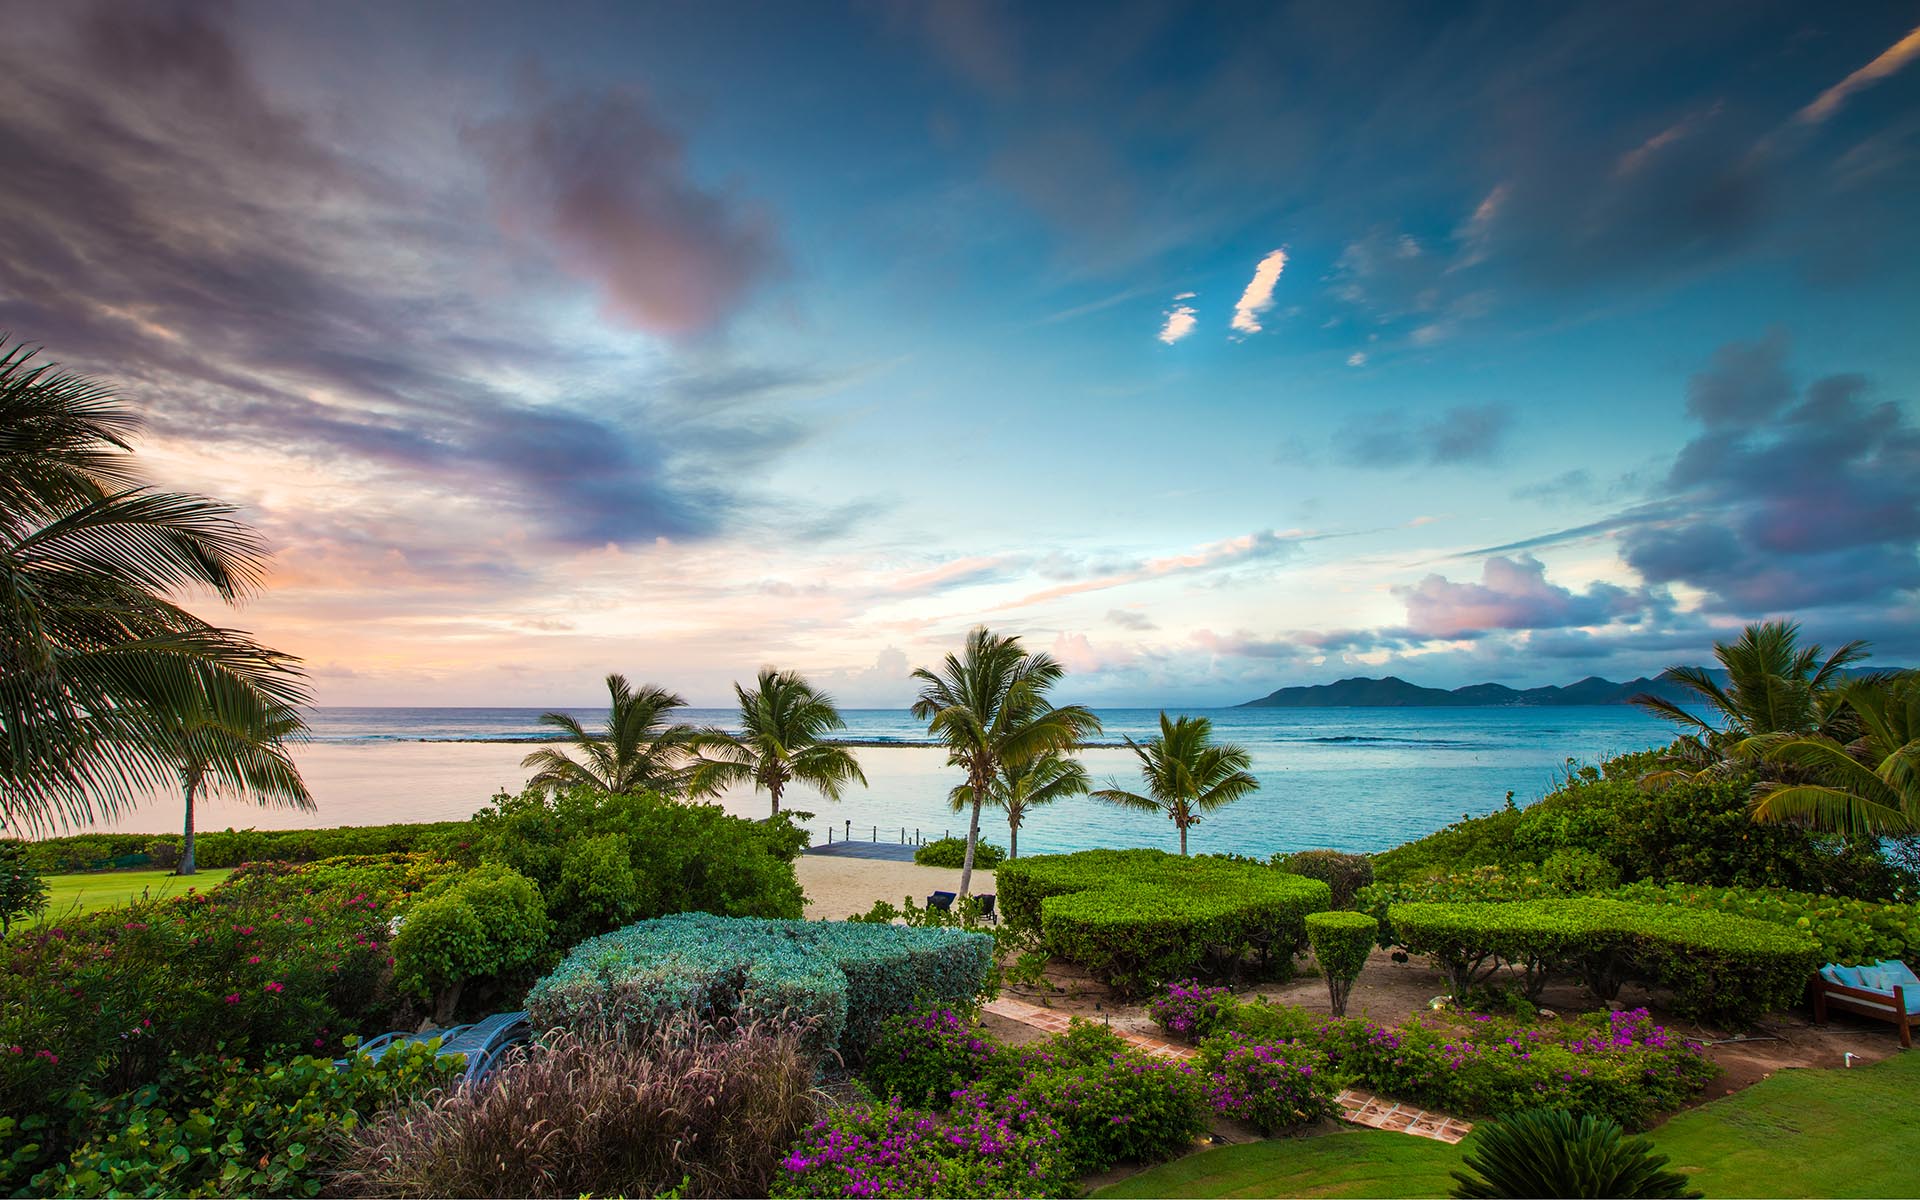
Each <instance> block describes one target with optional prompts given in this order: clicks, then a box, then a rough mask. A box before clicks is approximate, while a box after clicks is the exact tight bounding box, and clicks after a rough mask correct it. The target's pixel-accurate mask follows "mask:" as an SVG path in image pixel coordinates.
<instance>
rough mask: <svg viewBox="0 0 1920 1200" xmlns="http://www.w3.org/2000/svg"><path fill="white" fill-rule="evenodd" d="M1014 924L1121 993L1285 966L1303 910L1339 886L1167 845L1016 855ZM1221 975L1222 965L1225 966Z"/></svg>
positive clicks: (1301, 940)
mask: <svg viewBox="0 0 1920 1200" xmlns="http://www.w3.org/2000/svg"><path fill="white" fill-rule="evenodd" d="M995 879H996V886H997V887H998V889H999V896H1000V907H1001V910H1002V911H1003V912H1004V913H1005V914H1006V917H1007V921H1008V923H1009V924H1011V925H1013V926H1014V927H1015V928H1021V929H1031V930H1037V931H1038V932H1039V933H1040V937H1041V941H1042V943H1043V944H1044V945H1045V947H1046V949H1047V951H1048V952H1049V953H1050V954H1053V955H1054V956H1055V957H1058V958H1061V959H1064V960H1066V961H1067V962H1071V963H1075V964H1077V965H1079V966H1081V967H1084V968H1086V970H1087V971H1088V973H1090V974H1091V975H1093V977H1094V978H1095V979H1098V980H1100V981H1101V982H1103V983H1106V984H1108V985H1110V986H1112V987H1113V988H1114V989H1115V990H1116V991H1119V992H1121V993H1123V994H1138V993H1140V992H1142V991H1145V990H1147V989H1149V988H1152V987H1156V986H1158V985H1160V984H1164V983H1167V982H1169V981H1171V980H1174V979H1183V978H1186V977H1189V976H1196V975H1201V974H1206V973H1209V972H1208V970H1207V968H1208V967H1209V966H1216V967H1217V966H1219V965H1222V964H1225V965H1229V966H1231V967H1233V968H1235V969H1237V968H1238V966H1239V965H1240V963H1241V961H1242V960H1243V959H1246V958H1247V957H1248V956H1250V955H1251V956H1253V957H1254V958H1255V959H1256V965H1257V966H1258V967H1259V968H1260V969H1264V970H1268V971H1272V970H1276V969H1277V970H1284V969H1285V968H1286V966H1287V964H1289V963H1290V962H1291V960H1292V958H1293V955H1294V954H1295V952H1296V951H1297V950H1298V949H1299V948H1300V947H1301V946H1302V945H1304V944H1305V938H1306V926H1305V924H1304V921H1305V918H1306V915H1307V914H1308V913H1310V912H1320V911H1324V910H1325V909H1326V908H1327V907H1328V906H1329V905H1330V904H1331V903H1332V899H1333V891H1332V889H1331V888H1330V887H1328V885H1326V884H1325V883H1322V882H1320V881H1319V880H1317V879H1303V878H1301V877H1300V876H1298V875H1289V874H1287V873H1285V872H1283V871H1279V870H1277V869H1275V868H1273V867H1268V866H1262V865H1261V864H1259V863H1254V862H1248V861H1245V860H1232V859H1226V858H1213V857H1200V858H1184V857H1181V856H1179V855H1174V854H1167V853H1165V852H1164V851H1160V850H1083V851H1081V852H1080V853H1078V854H1047V855H1039V856H1036V857H1033V858H1020V859H1014V860H1013V861H1011V862H1008V863H1006V864H1005V865H1003V866H1002V867H1001V868H1000V869H999V871H998V872H997V873H996V875H995ZM1216 973H1217V972H1216Z"/></svg>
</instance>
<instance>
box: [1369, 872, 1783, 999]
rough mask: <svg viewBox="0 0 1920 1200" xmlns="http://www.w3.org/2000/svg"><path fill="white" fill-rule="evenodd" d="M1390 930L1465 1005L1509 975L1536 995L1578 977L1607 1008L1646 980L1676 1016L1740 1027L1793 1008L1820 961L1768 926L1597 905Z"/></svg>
mask: <svg viewBox="0 0 1920 1200" xmlns="http://www.w3.org/2000/svg"><path fill="white" fill-rule="evenodd" d="M1388 919H1389V920H1390V921H1391V922H1392V924H1393V927H1394V928H1395V930H1397V931H1398V934H1399V937H1400V940H1401V943H1402V944H1403V945H1405V946H1406V948H1407V949H1408V950H1411V951H1414V952H1415V953H1421V954H1428V955H1431V956H1432V957H1433V959H1434V961H1435V963H1436V964H1437V965H1439V966H1440V967H1441V969H1442V970H1444V971H1446V973H1447V975H1448V978H1449V979H1450V980H1451V982H1452V984H1453V986H1454V989H1455V992H1456V994H1459V993H1460V992H1463V991H1465V990H1466V989H1467V988H1469V987H1471V986H1473V985H1474V984H1475V983H1477V982H1479V981H1481V980H1483V979H1485V978H1486V977H1487V976H1488V975H1490V974H1491V973H1492V972H1493V971H1494V970H1496V969H1498V968H1499V967H1501V966H1503V965H1504V966H1512V967H1518V968H1519V969H1520V970H1521V972H1522V978H1523V980H1524V981H1525V985H1526V987H1527V989H1528V990H1529V991H1530V992H1531V993H1533V994H1536V995H1537V994H1538V991H1539V988H1540V987H1541V986H1542V985H1543V984H1544V983H1545V981H1546V978H1547V976H1548V975H1549V974H1550V973H1553V972H1555V971H1561V970H1568V969H1571V970H1575V971H1578V972H1579V974H1580V975H1581V977H1582V978H1583V979H1584V980H1585V981H1586V983H1587V984H1588V986H1589V987H1591V988H1592V989H1593V990H1594V992H1595V993H1597V994H1598V995H1599V996H1600V997H1601V998H1602V999H1605V1000H1612V999H1614V998H1615V997H1616V996H1618V995H1619V992H1620V985H1621V984H1622V983H1623V982H1624V981H1626V980H1628V979H1638V980H1641V981H1643V982H1646V983H1658V984H1664V985H1666V986H1668V987H1670V988H1672V989H1673V1000H1674V1010H1675V1011H1676V1012H1679V1013H1682V1014H1683V1015H1687V1016H1694V1017H1701V1018H1706V1019H1710V1020H1717V1021H1723V1022H1728V1023H1733V1024H1745V1023H1749V1022H1751V1021H1752V1020H1754V1019H1755V1018H1756V1017H1759V1016H1760V1015H1761V1014H1763V1013H1767V1012H1771V1011H1774V1010H1777V1009H1781V1008H1787V1007H1790V1006H1791V1005H1793V1004H1794V1003H1795V1002H1796V1001H1797V1000H1798V998H1799V996H1800V993H1801V991H1802V990H1803V989H1804V988H1805V987H1806V982H1807V977H1808V975H1809V974H1811V973H1812V971H1813V970H1814V968H1815V967H1817V966H1818V965H1819V962H1820V957H1821V956H1820V950H1819V948H1818V947H1817V946H1816V945H1815V944H1814V942H1813V939H1812V938H1810V937H1807V936H1806V935H1805V934H1803V933H1800V932H1798V931H1795V930H1791V929H1786V928H1783V927H1781V926H1778V925H1771V924H1768V923H1766V922H1763V921H1755V920H1750V919H1748V918H1745V917H1738V916H1732V915H1729V914H1726V913H1717V912H1708V911H1703V910H1698V909H1688V908H1679V907H1674V906H1671V905H1658V904H1640V903H1634V902H1631V901H1625V900H1606V899H1596V898H1592V897H1575V898H1570V899H1562V900H1530V901H1519V902H1514V903H1506V904H1396V905H1394V906H1392V908H1390V909H1389V910H1388Z"/></svg>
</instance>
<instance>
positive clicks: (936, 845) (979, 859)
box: [913, 837, 1007, 871]
mask: <svg viewBox="0 0 1920 1200" xmlns="http://www.w3.org/2000/svg"><path fill="white" fill-rule="evenodd" d="M1006 860H1007V852H1006V851H1005V850H1002V849H1001V848H1000V847H998V846H996V845H994V844H993V843H991V842H975V843H974V844H973V865H974V869H975V870H980V871H991V870H993V869H994V868H995V867H998V866H999V865H1000V864H1001V863H1003V862H1005V861H1006ZM913 861H914V862H917V863H919V864H920V865H921V866H923V867H951V868H952V869H954V870H956V871H957V870H959V869H960V868H961V867H963V866H965V865H966V861H967V839H965V838H963V837H944V838H936V839H935V840H933V841H931V842H928V843H927V844H926V845H924V846H922V847H920V848H919V849H918V850H915V851H914V852H913Z"/></svg>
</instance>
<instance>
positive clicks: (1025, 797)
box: [948, 754, 1091, 858]
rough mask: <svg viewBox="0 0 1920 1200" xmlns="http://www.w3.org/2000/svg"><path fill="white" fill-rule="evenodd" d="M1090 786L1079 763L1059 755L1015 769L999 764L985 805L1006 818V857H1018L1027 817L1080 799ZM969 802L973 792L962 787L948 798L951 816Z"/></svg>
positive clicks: (1076, 760) (1047, 755) (1044, 757)
mask: <svg viewBox="0 0 1920 1200" xmlns="http://www.w3.org/2000/svg"><path fill="white" fill-rule="evenodd" d="M1090 786H1091V784H1090V783H1089V781H1088V779H1087V769H1086V768H1085V767H1083V766H1081V765H1080V760H1079V759H1077V758H1068V757H1066V756H1065V755H1063V754H1042V755H1041V756H1040V757H1038V758H1034V759H1030V760H1028V761H1027V762H1024V763H1021V764H1019V765H1018V766H1013V765H1009V764H1006V763H1002V764H1001V766H1000V771H999V773H998V774H997V775H995V776H994V779H993V790H992V791H990V792H989V793H988V794H987V803H988V804H989V805H991V806H993V807H994V808H998V809H1001V810H1003V811H1004V812H1005V813H1006V814H1007V857H1008V858H1019V857H1020V826H1021V825H1022V824H1023V823H1024V822H1025V821H1026V819H1027V814H1029V813H1031V812H1032V811H1033V810H1034V809H1036V808H1040V807H1042V806H1043V805H1048V804H1052V803H1053V802H1055V801H1056V800H1064V799H1066V798H1067V797H1068V796H1084V795H1086V794H1087V788H1088V787H1090ZM972 801H973V789H972V788H971V787H969V786H967V785H966V784H964V783H962V784H957V785H956V786H955V787H954V789H953V791H952V793H951V794H950V795H949V796H948V802H949V803H950V804H951V805H952V807H953V811H954V812H965V811H966V809H967V805H968V804H970V803H972Z"/></svg>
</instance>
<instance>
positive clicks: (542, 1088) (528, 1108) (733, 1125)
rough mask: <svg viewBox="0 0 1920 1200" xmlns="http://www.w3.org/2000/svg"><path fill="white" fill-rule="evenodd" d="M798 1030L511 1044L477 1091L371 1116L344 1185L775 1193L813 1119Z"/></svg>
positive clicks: (479, 1191)
mask: <svg viewBox="0 0 1920 1200" xmlns="http://www.w3.org/2000/svg"><path fill="white" fill-rule="evenodd" d="M802 1044H803V1040H802V1035H801V1033H800V1031H797V1030H794V1029H792V1028H780V1029H772V1028H768V1027H762V1026H757V1025H748V1026H743V1027H740V1028H737V1029H721V1030H715V1029H713V1028H711V1027H701V1028H699V1029H694V1030H690V1029H679V1030H663V1031H661V1032H660V1033H658V1034H656V1035H654V1036H651V1037H647V1038H641V1039H633V1040H626V1041H600V1040H593V1039H588V1038H583V1037H580V1036H578V1035H576V1034H572V1033H564V1032H563V1033H558V1034H555V1035H554V1036H553V1037H552V1038H551V1039H550V1040H548V1041H546V1042H544V1043H533V1044H530V1045H528V1046H523V1047H515V1048H514V1049H513V1050H511V1051H509V1052H508V1056H507V1059H506V1061H505V1062H504V1063H503V1064H502V1066H501V1067H500V1069H499V1071H498V1072H497V1073H496V1074H495V1075H494V1076H493V1077H492V1078H491V1079H490V1080H489V1081H487V1082H486V1083H484V1084H482V1085H480V1086H477V1087H476V1086H472V1085H468V1086H463V1087H461V1088H459V1089H458V1090H455V1091H452V1092H447V1093H442V1094H437V1095H435V1096H433V1097H430V1098H429V1099H426V1100H422V1101H417V1102H415V1103H413V1104H411V1105H408V1106H406V1107H404V1108H400V1109H396V1110H393V1111H391V1112H389V1113H387V1114H385V1115H384V1116H382V1117H381V1118H380V1119H378V1120H376V1121H374V1122H372V1123H370V1124H368V1125H366V1126H364V1127H362V1128H361V1129H360V1130H359V1131H357V1132H356V1133H355V1134H354V1136H353V1143H352V1145H351V1147H350V1148H349V1150H348V1152H347V1154H346V1155H345V1157H344V1161H343V1165H342V1168H341V1171H340V1173H339V1175H338V1176H337V1177H336V1179H335V1181H334V1187H335V1189H336V1190H338V1191H341V1192H344V1193H345V1194H349V1195H360V1196H582V1195H610V1196H658V1195H664V1194H668V1193H673V1194H684V1195H692V1196H764V1195H766V1194H767V1193H768V1191H769V1188H770V1187H771V1185H772V1183H773V1181H774V1176H775V1172H776V1171H777V1170H778V1169H779V1166H780V1160H781V1158H782V1156H783V1155H785V1154H786V1153H787V1151H788V1149H789V1147H791V1146H792V1145H793V1144H794V1142H795V1141H796V1140H797V1139H798V1138H799V1136H800V1135H801V1133H802V1132H803V1131H804V1130H805V1129H806V1128H807V1127H808V1125H809V1123H810V1122H811V1121H812V1120H813V1118H814V1111H815V1096H814V1092H813V1076H814V1068H815V1065H816V1064H815V1062H814V1060H813V1058H812V1057H810V1056H809V1055H807V1054H806V1053H804V1052H803V1050H802V1048H801V1047H802Z"/></svg>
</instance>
